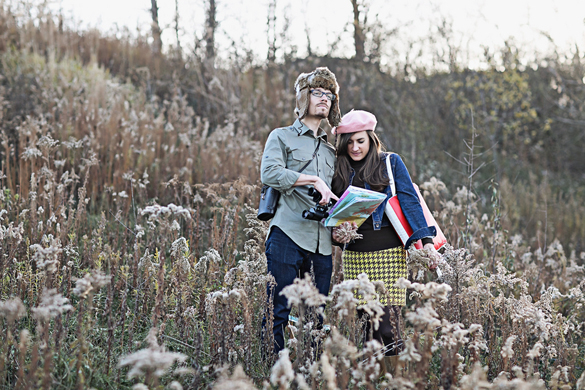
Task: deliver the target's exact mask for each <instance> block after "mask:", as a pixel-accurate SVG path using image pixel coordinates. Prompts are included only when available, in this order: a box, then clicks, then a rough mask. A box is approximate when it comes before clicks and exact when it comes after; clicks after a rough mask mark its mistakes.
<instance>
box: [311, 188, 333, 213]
mask: <svg viewBox="0 0 585 390" xmlns="http://www.w3.org/2000/svg"><path fill="white" fill-rule="evenodd" d="M309 196H311V197H313V202H315V206H313V207H311V208H310V209H309V210H305V211H303V218H305V219H310V220H313V221H320V220H322V219H324V218H327V217H328V216H329V212H328V210H329V208H330V207H331V206H333V205H334V204H335V201H334V200H333V199H331V200H330V201H329V203H327V204H325V205H321V204H319V202H320V201H321V198H322V196H321V193H320V192H319V191H317V190H316V189H315V188H313V187H311V188H309Z"/></svg>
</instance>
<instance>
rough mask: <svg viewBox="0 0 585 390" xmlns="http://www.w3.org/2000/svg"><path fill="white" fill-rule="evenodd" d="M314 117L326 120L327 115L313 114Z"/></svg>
mask: <svg viewBox="0 0 585 390" xmlns="http://www.w3.org/2000/svg"><path fill="white" fill-rule="evenodd" d="M315 116H316V117H317V118H321V119H327V117H328V116H329V113H327V114H325V113H322V112H319V113H317V114H315Z"/></svg>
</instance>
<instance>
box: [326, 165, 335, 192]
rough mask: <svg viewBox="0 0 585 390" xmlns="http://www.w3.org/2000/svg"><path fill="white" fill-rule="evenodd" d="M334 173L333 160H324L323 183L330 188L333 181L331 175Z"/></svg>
mask: <svg viewBox="0 0 585 390" xmlns="http://www.w3.org/2000/svg"><path fill="white" fill-rule="evenodd" d="M334 171H335V162H334V160H333V158H331V159H327V158H326V159H325V179H326V180H325V182H326V183H327V184H328V185H329V186H331V180H332V179H333V173H334Z"/></svg>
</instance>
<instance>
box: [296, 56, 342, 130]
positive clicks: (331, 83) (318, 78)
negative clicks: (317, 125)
mask: <svg viewBox="0 0 585 390" xmlns="http://www.w3.org/2000/svg"><path fill="white" fill-rule="evenodd" d="M311 88H323V89H327V90H329V91H331V92H332V93H333V94H334V95H335V99H334V100H333V101H332V102H331V109H330V110H329V115H328V116H327V121H329V124H330V125H331V126H337V125H338V124H339V121H341V112H340V111H339V85H338V84H337V79H336V78H335V74H334V73H333V72H332V71H330V70H329V69H328V68H327V67H320V68H317V69H315V70H314V71H312V72H311V73H301V74H300V75H299V77H297V81H296V82H295V92H296V98H297V106H296V108H295V114H297V116H298V117H299V119H303V118H304V117H305V116H306V115H307V112H308V110H309V91H310V89H311Z"/></svg>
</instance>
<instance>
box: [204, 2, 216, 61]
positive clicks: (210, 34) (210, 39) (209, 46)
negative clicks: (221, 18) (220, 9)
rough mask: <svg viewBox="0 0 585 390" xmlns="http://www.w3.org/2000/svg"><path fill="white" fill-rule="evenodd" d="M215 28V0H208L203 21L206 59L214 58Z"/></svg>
mask: <svg viewBox="0 0 585 390" xmlns="http://www.w3.org/2000/svg"><path fill="white" fill-rule="evenodd" d="M216 29H217V19H216V4H215V0H209V7H208V8H207V20H206V22H205V53H206V57H207V58H208V59H211V60H213V59H214V58H215V30H216Z"/></svg>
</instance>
